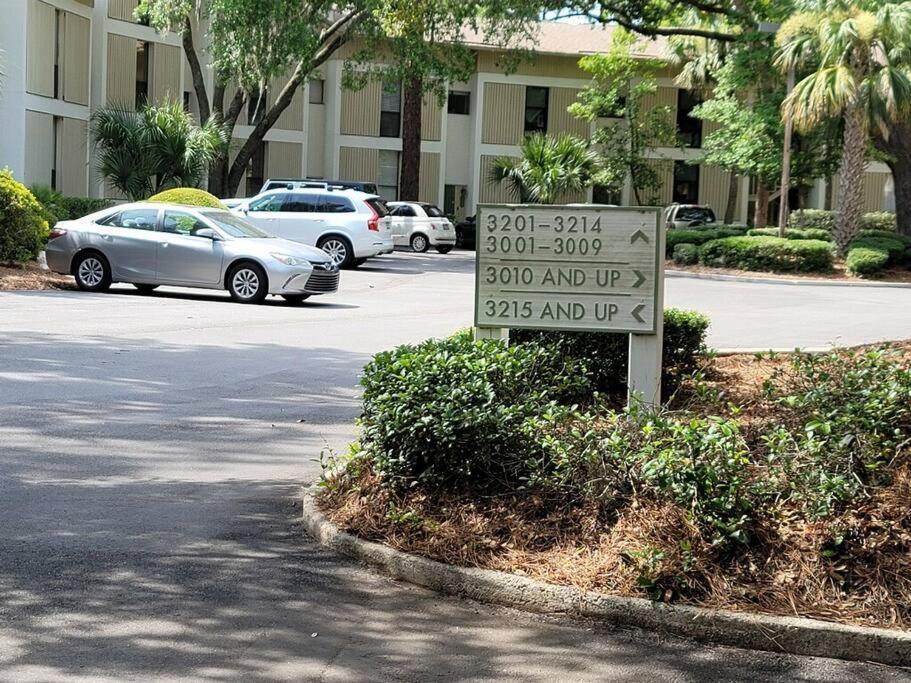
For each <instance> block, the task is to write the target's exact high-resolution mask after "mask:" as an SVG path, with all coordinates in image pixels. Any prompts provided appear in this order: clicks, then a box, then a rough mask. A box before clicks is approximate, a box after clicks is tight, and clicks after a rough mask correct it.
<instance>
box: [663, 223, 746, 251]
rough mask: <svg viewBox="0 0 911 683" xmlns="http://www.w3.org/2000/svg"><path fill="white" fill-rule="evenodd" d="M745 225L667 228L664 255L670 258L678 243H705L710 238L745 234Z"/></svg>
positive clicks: (715, 238)
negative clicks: (682, 228) (681, 228)
mask: <svg viewBox="0 0 911 683" xmlns="http://www.w3.org/2000/svg"><path fill="white" fill-rule="evenodd" d="M746 231H747V227H746V226H745V225H718V226H715V227H711V228H687V229H685V230H679V229H675V230H668V231H667V235H666V237H665V243H664V251H665V256H667V257H668V258H670V257H671V256H673V254H674V247H676V246H677V245H678V244H695V245H697V246H698V245H700V244H705V243H706V242H710V241H711V240H717V239H719V238H722V237H735V236H737V235H744V234H746Z"/></svg>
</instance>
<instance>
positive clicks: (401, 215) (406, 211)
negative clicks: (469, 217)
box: [387, 202, 456, 254]
mask: <svg viewBox="0 0 911 683" xmlns="http://www.w3.org/2000/svg"><path fill="white" fill-rule="evenodd" d="M387 206H388V207H389V218H390V220H391V221H392V239H393V241H394V242H395V244H396V245H397V246H400V247H405V246H410V247H411V248H412V249H413V250H414V251H416V252H419V253H423V252H425V251H427V250H428V249H429V248H430V247H434V248H436V250H437V251H438V252H440V253H441V254H448V253H449V252H450V251H452V249H453V247H455V244H456V231H455V226H454V225H453V224H452V222H451V221H450V220H449V219H448V218H446V216H444V215H443V212H442V211H440V210H439V209H438V208H437V207H435V206H434V205H433V204H426V203H424V202H389V203H388V204H387Z"/></svg>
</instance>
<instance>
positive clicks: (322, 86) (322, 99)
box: [307, 78, 326, 104]
mask: <svg viewBox="0 0 911 683" xmlns="http://www.w3.org/2000/svg"><path fill="white" fill-rule="evenodd" d="M315 83H319V99H314V98H313V85H314V84H315ZM308 85H309V88H308V90H309V92H308V95H307V100H308V101H309V102H310V104H325V103H326V79H324V78H311V79H310V82H309V84H308Z"/></svg>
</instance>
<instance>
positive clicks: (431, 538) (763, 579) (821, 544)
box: [319, 344, 911, 629]
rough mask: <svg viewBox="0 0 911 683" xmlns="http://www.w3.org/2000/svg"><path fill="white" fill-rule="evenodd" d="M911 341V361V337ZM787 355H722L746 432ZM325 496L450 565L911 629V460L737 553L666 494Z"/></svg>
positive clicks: (326, 501) (355, 482)
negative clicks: (843, 506) (820, 517)
mask: <svg viewBox="0 0 911 683" xmlns="http://www.w3.org/2000/svg"><path fill="white" fill-rule="evenodd" d="M900 349H901V350H902V351H904V353H905V354H906V357H908V358H909V359H911V344H903V345H901V346H900ZM784 362H785V361H784V359H783V357H777V358H776V357H773V358H771V359H770V358H768V357H763V358H756V357H754V356H752V355H738V356H729V357H723V358H716V359H714V360H713V361H711V366H710V367H709V368H708V370H707V372H708V376H709V378H710V382H712V383H714V384H715V385H716V386H717V387H719V388H723V390H724V392H725V395H726V396H727V397H729V398H730V400H732V401H735V402H737V403H739V404H740V405H742V406H744V409H745V410H744V413H742V414H741V415H740V417H741V418H745V419H746V424H745V427H744V429H745V430H749V428H750V427H749V425H750V421H751V420H753V419H755V420H756V421H757V422H760V421H762V418H763V416H762V415H760V414H758V413H757V412H756V411H758V410H759V403H760V402H759V401H758V400H756V396H757V392H758V391H759V389H760V388H761V386H762V383H763V382H764V380H765V379H766V378H767V377H768V376H769V375H770V374H771V373H772V372H773V371H774V370H775V369H776V368H779V367H781V365H782V363H784ZM716 405H717V404H716ZM751 411H754V412H753V413H751ZM319 504H320V506H321V508H322V509H323V510H324V512H325V513H326V514H327V516H328V517H329V518H330V519H331V520H332V521H333V522H334V523H335V524H337V525H338V526H339V527H340V528H341V529H343V530H344V531H347V532H349V533H353V534H355V535H357V536H359V537H361V538H364V539H367V540H371V541H378V542H382V543H385V544H387V545H389V546H391V547H393V548H395V549H397V550H402V551H406V552H410V553H416V554H418V555H422V556H425V557H428V558H431V559H434V560H438V561H441V562H445V563H448V564H453V565H458V566H463V567H482V568H486V569H494V570H500V571H505V572H512V573H515V574H520V575H523V576H527V577H529V578H533V579H538V580H541V581H546V582H549V583H553V584H558V585H567V586H573V587H576V588H579V589H583V590H594V591H600V592H604V593H610V594H614V595H623V596H637V597H650V598H652V599H656V600H662V601H665V602H677V603H684V604H690V605H698V606H703V607H713V608H724V609H733V610H739V611H752V612H763V613H768V614H777V615H789V616H804V617H812V618H817V619H824V620H829V621H837V622H843V623H853V624H859V625H866V626H880V627H891V628H900V629H907V628H909V627H911V461H905V462H902V463H896V464H895V466H894V470H893V477H892V483H891V484H890V485H889V486H887V487H883V488H881V489H879V490H877V491H875V492H874V493H873V494H872V495H871V496H870V497H868V498H866V499H863V500H861V501H860V502H858V503H855V504H854V505H852V506H851V507H850V508H849V509H848V510H846V511H844V512H843V513H841V514H840V515H839V516H837V517H836V518H835V519H832V518H828V519H826V520H824V521H821V522H816V523H808V522H806V521H804V520H803V519H802V518H800V517H799V516H797V515H796V514H795V515H793V516H792V517H789V515H788V514H787V512H786V511H785V512H784V513H783V514H782V515H781V516H780V518H778V519H771V520H766V521H765V522H763V523H762V525H761V526H760V527H759V528H756V529H754V530H753V537H752V540H751V542H750V543H749V544H748V545H747V546H741V547H738V548H736V551H735V552H729V553H727V554H726V555H724V556H719V554H718V551H717V549H715V548H713V547H712V546H711V544H710V543H709V542H708V541H707V540H706V538H705V537H704V536H703V534H702V533H701V532H700V530H699V529H698V528H697V526H696V525H695V524H694V523H693V522H692V521H691V519H690V518H689V516H688V514H687V512H686V511H685V510H684V509H682V508H680V507H679V506H676V505H674V504H667V503H658V502H656V501H654V500H652V499H644V498H643V499H636V498H635V497H633V498H632V499H628V500H623V501H618V504H617V505H616V506H610V509H608V510H605V507H604V506H601V507H599V506H598V505H597V504H595V503H567V502H565V501H555V500H547V499H545V498H543V497H541V496H538V495H532V494H528V495H511V496H501V497H478V496H474V497H470V498H469V497H467V496H456V495H436V496H429V495H427V494H425V493H422V492H419V491H412V492H409V493H405V494H400V493H395V492H391V491H390V490H388V489H386V488H383V487H382V486H381V485H380V482H379V479H378V478H377V476H376V475H375V474H373V473H372V472H371V471H370V470H369V468H368V469H362V470H361V471H359V472H355V473H354V474H346V475H343V476H342V477H340V478H337V479H336V480H334V481H333V482H331V483H330V485H329V486H327V488H326V489H325V490H324V491H323V492H322V493H321V494H320V502H319ZM833 538H840V539H843V540H842V542H841V543H840V544H838V545H833ZM643 577H648V578H647V580H644V579H643Z"/></svg>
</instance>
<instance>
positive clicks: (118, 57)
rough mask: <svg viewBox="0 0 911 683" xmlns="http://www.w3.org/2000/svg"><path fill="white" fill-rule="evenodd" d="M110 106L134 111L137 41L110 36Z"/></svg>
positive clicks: (108, 86) (108, 94)
mask: <svg viewBox="0 0 911 683" xmlns="http://www.w3.org/2000/svg"><path fill="white" fill-rule="evenodd" d="M107 74H108V81H107V98H106V102H107V104H108V105H113V106H118V107H126V108H127V109H133V108H134V107H135V104H136V40H135V39H134V38H130V37H128V36H122V35H119V34H117V33H110V34H108V54H107Z"/></svg>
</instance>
